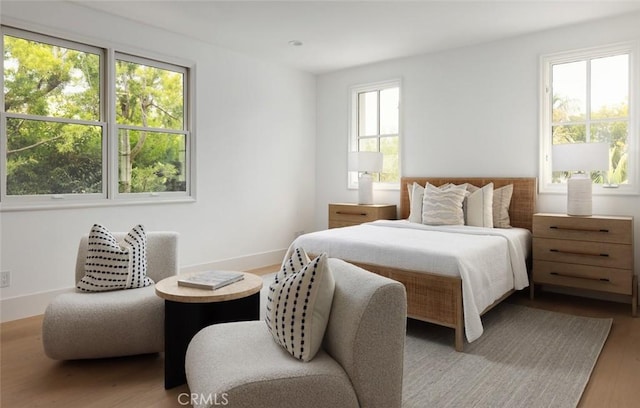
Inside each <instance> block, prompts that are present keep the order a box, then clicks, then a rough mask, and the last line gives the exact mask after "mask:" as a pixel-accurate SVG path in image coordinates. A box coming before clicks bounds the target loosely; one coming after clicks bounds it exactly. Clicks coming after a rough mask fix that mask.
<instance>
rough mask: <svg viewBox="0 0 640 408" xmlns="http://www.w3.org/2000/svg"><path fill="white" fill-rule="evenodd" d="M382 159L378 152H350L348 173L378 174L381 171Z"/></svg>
mask: <svg viewBox="0 0 640 408" xmlns="http://www.w3.org/2000/svg"><path fill="white" fill-rule="evenodd" d="M382 157H383V155H382V153H380V152H350V153H349V163H348V167H349V171H357V172H365V173H379V172H381V171H382Z"/></svg>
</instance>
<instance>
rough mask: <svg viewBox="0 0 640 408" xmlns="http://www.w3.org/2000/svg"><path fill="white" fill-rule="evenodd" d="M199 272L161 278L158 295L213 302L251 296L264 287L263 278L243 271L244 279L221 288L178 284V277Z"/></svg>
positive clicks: (178, 299)
mask: <svg viewBox="0 0 640 408" xmlns="http://www.w3.org/2000/svg"><path fill="white" fill-rule="evenodd" d="M198 273H201V272H190V273H183V274H179V275H175V276H171V277H168V278H165V279H163V280H161V281H160V282H158V283H156V295H158V296H160V297H161V298H163V299H165V300H171V301H174V302H182V303H212V302H224V301H227V300H234V299H240V298H243V297H247V296H251V295H253V294H255V293H258V292H260V289H262V278H261V277H260V276H258V275H254V274H252V273H248V272H243V273H244V279H242V280H240V281H238V282H234V283H232V284H230V285H227V286H223V287H221V288H220V289H215V290H210V289H199V288H190V287H186V286H178V279H181V278H184V277H187V276H190V275H195V274H198Z"/></svg>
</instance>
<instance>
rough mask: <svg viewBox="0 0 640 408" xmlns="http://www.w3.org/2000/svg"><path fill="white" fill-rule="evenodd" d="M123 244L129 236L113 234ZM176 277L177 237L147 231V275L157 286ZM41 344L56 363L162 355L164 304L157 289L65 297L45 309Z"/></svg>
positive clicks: (81, 254)
mask: <svg viewBox="0 0 640 408" xmlns="http://www.w3.org/2000/svg"><path fill="white" fill-rule="evenodd" d="M113 235H114V237H115V238H116V239H118V240H121V239H122V238H123V237H124V236H125V235H126V233H114V234H113ZM87 242H88V236H84V237H83V238H82V239H81V240H80V245H79V247H78V255H77V259H76V275H75V276H76V282H77V281H79V280H80V279H81V278H82V277H83V276H84V263H85V259H86V256H87V247H88V245H87ZM177 273H178V234H177V233H175V232H147V275H148V276H149V277H151V279H153V281H154V282H158V281H160V280H162V279H164V278H166V277H169V276H172V275H175V274H177ZM42 343H43V346H44V351H45V353H46V355H47V356H49V357H50V358H52V359H55V360H77V359H90V358H104V357H116V356H128V355H135V354H148V353H157V352H161V351H164V301H163V300H162V299H161V298H159V297H158V296H157V295H156V294H155V287H154V285H151V286H147V287H144V288H138V289H124V290H115V291H110V292H98V293H82V292H75V293H64V294H62V295H58V296H57V297H56V298H55V299H54V300H53V301H52V302H51V303H50V304H49V306H48V307H47V309H46V311H45V314H44V320H43V323H42Z"/></svg>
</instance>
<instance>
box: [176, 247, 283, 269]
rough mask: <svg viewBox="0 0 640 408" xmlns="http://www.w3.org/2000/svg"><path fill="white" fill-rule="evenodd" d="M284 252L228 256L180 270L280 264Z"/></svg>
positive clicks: (258, 266)
mask: <svg viewBox="0 0 640 408" xmlns="http://www.w3.org/2000/svg"><path fill="white" fill-rule="evenodd" d="M286 252H287V250H286V249H279V250H275V251H269V252H261V253H258V254H253V255H247V256H242V257H238V258H228V259H222V260H219V261H213V262H208V263H204V264H198V265H189V266H183V267H182V268H180V272H196V271H203V270H208V269H225V270H236V271H248V270H251V269H257V268H261V267H263V266H269V265H280V264H281V263H282V258H284V255H285V253H286Z"/></svg>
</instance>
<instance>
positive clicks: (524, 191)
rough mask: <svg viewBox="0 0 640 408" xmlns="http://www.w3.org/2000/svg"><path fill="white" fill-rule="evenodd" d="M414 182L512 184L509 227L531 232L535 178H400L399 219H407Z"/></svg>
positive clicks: (496, 186) (500, 185)
mask: <svg viewBox="0 0 640 408" xmlns="http://www.w3.org/2000/svg"><path fill="white" fill-rule="evenodd" d="M414 182H416V183H418V184H421V185H423V186H424V185H425V184H426V183H427V182H428V183H430V184H433V185H434V186H441V185H443V184H446V183H453V184H462V183H470V184H473V185H474V186H477V187H482V186H484V185H486V184H489V183H493V186H494V188H500V187H502V186H506V185H509V184H513V195H512V196H511V205H510V206H509V217H510V218H511V226H513V227H519V228H526V229H528V230H531V227H532V223H533V214H534V212H535V208H536V194H537V188H538V186H537V179H536V178H535V177H498V178H491V177H402V179H401V180H400V218H402V219H405V218H407V217H409V209H410V205H409V190H408V189H407V185H409V186H411V185H413V183H414Z"/></svg>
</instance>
